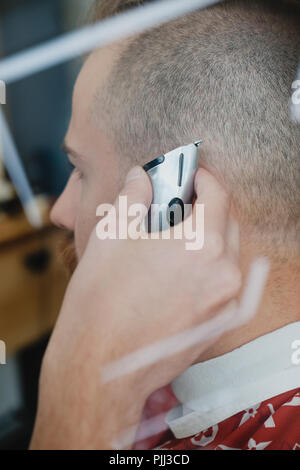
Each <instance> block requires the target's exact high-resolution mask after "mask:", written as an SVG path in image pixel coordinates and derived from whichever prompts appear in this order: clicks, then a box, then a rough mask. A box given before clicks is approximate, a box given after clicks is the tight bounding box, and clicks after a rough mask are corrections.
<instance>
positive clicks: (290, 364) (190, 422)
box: [166, 322, 300, 439]
mask: <svg viewBox="0 0 300 470" xmlns="http://www.w3.org/2000/svg"><path fill="white" fill-rule="evenodd" d="M299 342H300V322H297V323H291V324H289V325H287V326H285V327H283V328H281V329H279V330H276V331H274V332H272V333H269V334H267V335H265V336H261V337H260V338H257V339H256V340H254V341H251V342H250V343H248V344H245V345H244V346H242V347H240V348H238V349H235V350H234V351H232V352H231V353H228V354H225V355H223V356H220V357H217V358H215V359H211V360H209V361H206V362H202V363H199V364H195V365H193V366H191V367H189V368H188V369H187V370H186V371H185V372H184V373H183V374H182V375H181V376H179V377H178V378H177V379H176V380H175V381H174V382H173V383H172V388H173V391H174V393H175V395H176V397H177V399H178V400H179V402H180V403H181V404H180V405H177V406H176V407H175V408H173V409H172V410H171V411H170V412H169V413H168V416H167V419H166V422H167V424H168V426H169V427H170V429H171V430H172V432H173V433H174V435H175V437H176V438H178V439H181V438H184V437H188V436H192V435H194V434H197V433H199V432H201V431H203V430H205V429H207V428H209V427H211V426H213V425H215V424H217V423H220V422H221V421H223V420H224V419H227V418H229V417H230V416H233V415H235V414H236V413H239V412H240V411H242V410H246V409H248V408H250V407H252V406H254V405H256V404H257V403H260V402H262V401H264V400H267V399H268V398H272V397H275V396H276V395H280V394H281V393H284V392H287V391H290V390H293V389H294V388H298V387H299V386H300V352H299V350H300V346H299ZM297 358H298V359H297Z"/></svg>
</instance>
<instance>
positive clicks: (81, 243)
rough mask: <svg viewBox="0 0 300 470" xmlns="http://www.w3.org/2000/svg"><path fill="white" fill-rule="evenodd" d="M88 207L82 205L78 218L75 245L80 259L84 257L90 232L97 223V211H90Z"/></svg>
mask: <svg viewBox="0 0 300 470" xmlns="http://www.w3.org/2000/svg"><path fill="white" fill-rule="evenodd" d="M87 209H88V208H86V210H84V208H82V207H80V208H79V211H78V215H77V219H76V225H75V246H76V252H77V257H78V259H80V258H81V257H82V255H83V253H84V250H85V248H86V246H87V243H88V241H89V238H90V234H91V232H92V230H93V228H94V227H95V225H96V223H97V220H96V216H95V213H94V212H93V213H89V212H88V210H87Z"/></svg>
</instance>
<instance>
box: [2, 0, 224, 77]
mask: <svg viewBox="0 0 300 470" xmlns="http://www.w3.org/2000/svg"><path fill="white" fill-rule="evenodd" d="M220 1H222V0H184V1H183V0H160V1H156V2H153V3H150V4H146V5H142V6H140V7H138V8H133V9H132V10H129V11H126V12H124V13H121V14H119V15H116V16H114V17H111V18H108V19H105V20H102V21H101V22H99V23H97V24H94V25H92V26H86V27H84V28H81V29H79V30H78V31H75V32H72V33H68V34H66V35H64V36H62V37H60V38H58V39H53V40H51V41H48V42H47V43H45V44H42V45H39V46H35V47H32V48H31V49H29V50H27V51H24V52H20V53H18V54H15V55H14V56H12V57H9V58H7V59H3V60H1V61H0V79H1V80H4V81H5V82H6V83H7V84H8V83H10V82H14V81H17V80H20V79H22V78H25V77H27V76H29V75H32V74H34V73H37V72H40V71H42V70H45V69H47V68H49V67H53V66H54V65H58V64H61V63H63V62H66V61H68V60H71V59H74V58H76V57H78V56H80V55H82V54H85V53H87V52H90V51H91V50H93V49H95V48H97V47H100V46H104V45H107V44H110V43H113V42H115V41H118V40H120V39H124V38H126V37H130V36H132V35H135V34H138V33H141V32H143V31H145V30H146V29H149V28H152V27H155V26H158V25H161V24H163V23H165V22H167V21H170V20H173V19H176V18H179V17H180V16H183V15H185V14H188V13H191V12H192V11H195V10H198V9H201V8H205V7H208V6H211V5H214V4H216V3H220Z"/></svg>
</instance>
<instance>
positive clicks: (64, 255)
mask: <svg viewBox="0 0 300 470" xmlns="http://www.w3.org/2000/svg"><path fill="white" fill-rule="evenodd" d="M59 253H60V257H61V259H62V262H63V264H64V266H65V268H66V269H67V271H68V274H69V275H70V276H72V274H73V273H74V271H75V269H76V267H77V265H78V257H77V253H76V248H75V241H74V234H73V232H69V231H64V232H63V234H62V236H61V240H60V242H59Z"/></svg>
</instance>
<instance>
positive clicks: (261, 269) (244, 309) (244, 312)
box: [101, 258, 270, 383]
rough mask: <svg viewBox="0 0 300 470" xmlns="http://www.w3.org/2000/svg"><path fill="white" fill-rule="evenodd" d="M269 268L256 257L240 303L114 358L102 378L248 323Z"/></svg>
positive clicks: (176, 351)
mask: <svg viewBox="0 0 300 470" xmlns="http://www.w3.org/2000/svg"><path fill="white" fill-rule="evenodd" d="M269 268H270V265H269V262H268V260H266V259H265V258H257V259H256V260H255V261H254V262H253V263H252V265H251V267H250V270H249V274H248V277H247V280H246V286H245V289H244V292H243V295H242V298H241V302H240V305H239V307H237V306H236V302H235V301H233V302H231V303H229V304H228V305H227V307H226V308H224V309H223V311H222V312H221V313H220V314H219V315H217V316H216V317H214V318H212V319H211V320H209V321H207V322H206V323H203V324H200V325H199V326H196V327H193V328H190V329H188V330H185V331H182V332H181V333H178V334H176V335H174V336H171V337H169V338H166V339H163V340H161V341H158V342H156V343H154V344H151V345H149V346H146V347H144V348H141V349H139V350H137V351H134V352H133V353H130V354H128V355H126V356H124V357H122V358H121V359H119V360H115V361H112V362H111V363H110V364H107V365H106V366H105V367H104V368H103V369H102V370H101V380H102V382H103V383H107V382H110V381H112V380H114V379H116V378H119V377H121V376H122V375H125V374H129V373H131V372H134V371H136V370H139V369H141V368H143V367H146V366H149V365H150V364H154V363H155V362H158V361H160V360H162V359H164V358H166V357H169V356H172V355H174V354H177V353H179V352H181V351H184V350H185V349H188V348H190V347H192V346H196V345H198V344H201V343H205V342H206V341H209V340H211V339H213V338H216V337H218V336H220V335H222V334H223V333H225V332H226V331H228V330H231V329H232V328H236V327H237V326H240V325H242V324H244V323H247V322H248V321H249V320H250V319H251V318H252V317H253V316H254V315H255V313H256V311H257V308H258V306H259V303H260V300H261V297H262V294H263V291H264V288H265V285H266V282H267V278H268V273H269Z"/></svg>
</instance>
